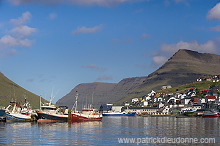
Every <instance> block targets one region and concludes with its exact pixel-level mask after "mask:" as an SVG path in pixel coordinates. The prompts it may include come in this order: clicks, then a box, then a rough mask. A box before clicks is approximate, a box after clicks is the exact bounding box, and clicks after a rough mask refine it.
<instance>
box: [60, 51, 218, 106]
mask: <svg viewBox="0 0 220 146" xmlns="http://www.w3.org/2000/svg"><path fill="white" fill-rule="evenodd" d="M216 74H220V55H215V54H208V53H198V52H195V51H191V50H185V49H180V50H179V51H178V52H176V53H175V54H174V55H173V56H172V57H171V58H170V59H169V60H168V61H167V62H166V63H165V64H164V65H163V66H161V67H160V68H159V69H157V70H156V71H155V72H153V73H151V74H150V75H148V76H146V77H134V78H126V79H123V80H121V81H120V82H119V83H117V84H111V86H103V85H105V84H110V83H87V84H86V85H87V87H85V86H82V84H80V85H78V86H76V87H75V88H74V89H73V90H72V91H71V92H70V93H69V94H67V95H66V96H64V97H63V98H61V99H60V100H58V102H57V104H58V105H67V104H69V103H71V105H72V104H73V103H74V101H75V97H74V94H75V93H74V92H75V91H76V90H77V91H79V93H80V94H81V98H82V99H81V100H84V101H85V98H87V99H88V100H90V101H91V98H92V94H93V93H94V96H93V99H94V100H93V103H96V104H97V105H100V104H101V103H108V102H115V101H117V102H116V103H118V104H121V103H122V102H125V101H130V100H131V98H134V97H141V96H143V95H145V94H147V93H149V92H150V91H151V90H159V89H160V88H161V87H162V86H163V85H171V86H172V87H176V86H180V85H183V84H187V83H191V82H194V81H195V80H196V79H197V78H199V77H201V76H206V75H216ZM88 86H89V87H88ZM94 86H95V87H96V86H103V88H100V90H97V89H95V88H94ZM92 87H93V88H92ZM88 89H90V90H88ZM70 95H71V96H70Z"/></svg>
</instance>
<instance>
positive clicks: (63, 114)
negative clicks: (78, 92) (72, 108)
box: [37, 97, 68, 123]
mask: <svg viewBox="0 0 220 146" xmlns="http://www.w3.org/2000/svg"><path fill="white" fill-rule="evenodd" d="M52 99H53V98H52V97H51V98H50V102H49V103H47V104H46V105H41V103H40V111H38V112H37V122H39V123H52V122H67V121H68V109H67V107H56V106H55V105H53V104H52Z"/></svg>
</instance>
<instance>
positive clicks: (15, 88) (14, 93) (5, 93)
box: [0, 73, 47, 109]
mask: <svg viewBox="0 0 220 146" xmlns="http://www.w3.org/2000/svg"><path fill="white" fill-rule="evenodd" d="M25 98H26V99H27V101H28V102H29V103H30V104H31V106H32V108H33V109H37V108H39V103H40V97H39V96H37V95H35V94H33V93H31V92H29V91H27V90H25V89H24V88H22V87H20V86H19V85H17V84H16V83H14V82H12V81H11V80H9V79H8V78H7V77H5V76H4V75H3V74H2V73H0V106H3V107H7V106H8V105H9V103H10V101H12V100H14V101H17V102H20V103H21V104H23V103H24V101H25ZM42 102H47V101H46V100H45V99H42Z"/></svg>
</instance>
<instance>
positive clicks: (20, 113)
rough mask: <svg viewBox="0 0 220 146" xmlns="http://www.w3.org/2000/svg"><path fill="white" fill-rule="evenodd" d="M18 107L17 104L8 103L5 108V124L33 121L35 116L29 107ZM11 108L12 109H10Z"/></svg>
mask: <svg viewBox="0 0 220 146" xmlns="http://www.w3.org/2000/svg"><path fill="white" fill-rule="evenodd" d="M26 105H27V104H25V106H20V104H19V103H17V102H10V105H9V106H8V107H7V108H6V110H5V111H6V122H30V121H34V120H35V114H34V112H33V111H32V110H31V109H30V107H27V106H26ZM11 108H12V109H11Z"/></svg>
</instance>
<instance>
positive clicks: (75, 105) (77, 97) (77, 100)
mask: <svg viewBox="0 0 220 146" xmlns="http://www.w3.org/2000/svg"><path fill="white" fill-rule="evenodd" d="M78 96H79V94H78V93H77V91H76V102H75V111H76V110H77V102H78Z"/></svg>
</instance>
